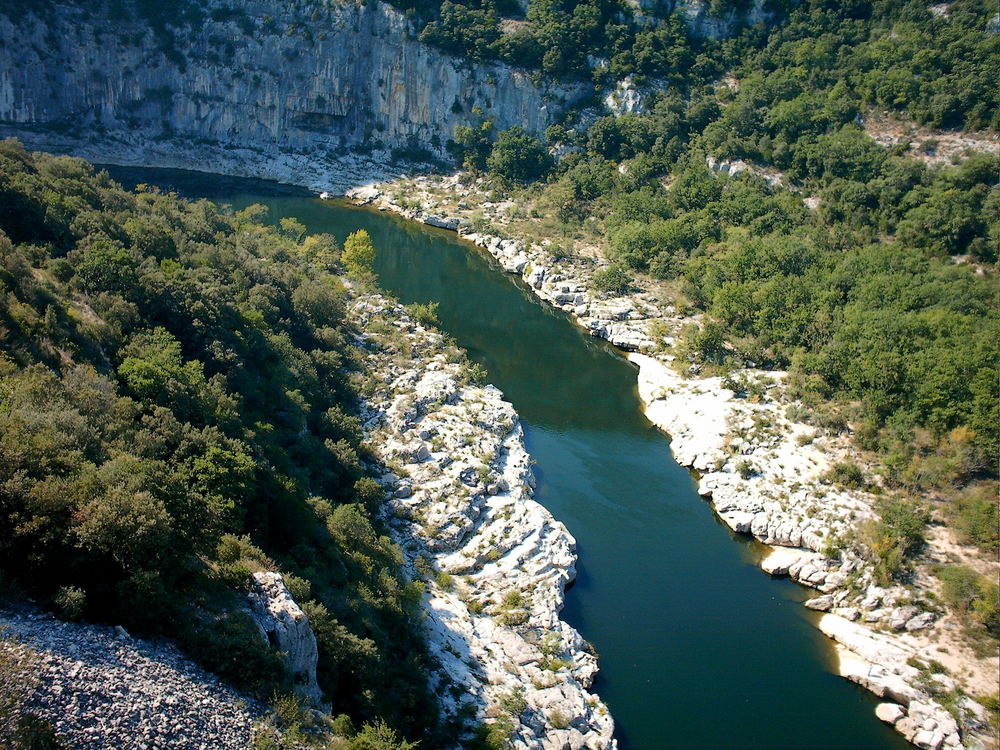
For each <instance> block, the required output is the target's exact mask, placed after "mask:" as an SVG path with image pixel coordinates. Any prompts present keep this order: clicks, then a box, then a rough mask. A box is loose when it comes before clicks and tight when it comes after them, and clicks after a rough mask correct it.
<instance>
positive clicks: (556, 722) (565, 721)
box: [549, 711, 569, 729]
mask: <svg viewBox="0 0 1000 750" xmlns="http://www.w3.org/2000/svg"><path fill="white" fill-rule="evenodd" d="M549 724H551V725H552V726H553V727H555V728H556V729H568V728H569V717H568V716H566V714H564V713H562V712H561V711H550V712H549Z"/></svg>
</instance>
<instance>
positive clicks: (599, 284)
mask: <svg viewBox="0 0 1000 750" xmlns="http://www.w3.org/2000/svg"><path fill="white" fill-rule="evenodd" d="M592 281H593V284H594V288H595V289H597V290H599V291H602V292H609V293H611V294H617V295H623V294H628V293H629V291H631V289H632V278H631V276H630V275H629V272H628V271H627V270H625V267H624V266H622V265H619V264H617V263H612V264H611V265H610V266H606V267H605V268H602V269H600V270H599V271H597V272H595V273H594V277H593V279H592Z"/></svg>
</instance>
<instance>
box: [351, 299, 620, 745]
mask: <svg viewBox="0 0 1000 750" xmlns="http://www.w3.org/2000/svg"><path fill="white" fill-rule="evenodd" d="M351 317H352V318H353V319H354V320H356V321H357V322H358V323H359V326H360V327H361V329H362V330H365V331H368V332H367V333H362V334H361V335H360V337H359V339H358V340H357V342H356V343H357V345H358V346H359V347H360V349H361V350H362V351H363V352H364V356H365V360H366V369H367V370H368V371H369V372H370V373H372V374H373V377H372V378H371V379H370V380H369V381H368V384H367V386H365V389H366V391H367V394H366V399H365V406H364V407H363V412H362V416H363V420H364V428H365V433H366V440H367V443H368V445H369V446H370V447H371V448H372V449H373V450H374V452H375V453H376V454H377V455H378V456H379V458H380V460H381V461H382V462H383V464H384V465H385V466H387V467H389V470H388V472H387V473H386V474H385V475H384V476H383V477H382V482H383V484H384V486H385V487H386V488H387V492H388V493H389V495H390V500H389V502H388V504H387V520H388V522H389V524H390V527H391V528H392V530H393V535H394V537H395V539H396V541H397V542H398V543H399V544H400V545H401V547H402V548H403V549H404V551H405V554H406V559H407V565H408V566H409V569H410V571H411V574H412V575H414V576H419V577H421V578H423V579H424V580H425V581H426V587H427V589H426V591H427V593H426V595H425V600H424V611H425V613H426V627H427V632H428V636H429V638H428V640H429V644H430V648H431V652H432V654H433V655H434V657H435V658H436V659H437V661H438V662H439V664H440V670H439V671H438V673H437V674H436V675H434V676H433V677H432V680H433V681H434V682H435V688H436V692H437V693H438V694H439V695H440V696H442V704H443V709H444V711H445V713H446V714H447V715H451V716H467V715H469V714H470V713H471V714H472V715H478V716H479V717H480V718H481V719H482V720H484V721H486V722H488V723H497V722H500V726H501V727H502V728H503V732H504V733H505V734H506V733H507V732H508V731H509V735H510V738H511V742H512V744H513V747H515V748H517V749H518V750H528V749H529V748H530V749H540V750H562V749H563V748H572V749H573V750H579V749H580V748H588V749H589V750H599V749H601V750H603V749H605V748H608V749H613V748H615V747H617V743H616V741H615V740H614V739H612V732H613V728H614V723H613V720H612V718H611V716H610V714H609V713H608V710H607V708H606V706H605V705H604V704H603V703H602V702H601V701H600V699H599V698H598V697H597V696H596V695H593V694H592V693H589V692H588V691H587V688H588V687H589V685H590V684H591V682H592V681H593V679H594V675H595V673H596V672H597V658H596V656H594V655H593V653H591V651H590V650H589V648H588V645H587V644H586V643H585V642H584V640H583V639H582V638H581V637H580V635H579V633H577V632H576V631H575V630H574V629H573V628H571V627H570V626H569V625H567V624H566V623H564V622H562V621H561V620H560V619H559V612H560V610H561V609H562V606H563V602H564V589H565V586H566V585H567V584H568V583H569V582H570V581H572V580H573V578H574V577H575V560H576V556H575V541H574V539H573V537H572V536H571V535H570V533H569V532H568V531H567V530H566V528H565V526H563V524H561V523H560V522H558V521H556V520H555V519H554V518H553V517H552V516H551V514H550V513H549V512H548V511H547V510H546V509H545V508H544V507H542V506H541V505H539V504H538V503H537V502H535V501H534V500H533V499H532V497H531V496H532V487H533V485H534V479H533V475H532V472H531V466H530V458H529V456H528V454H527V452H526V450H525V448H524V443H523V439H522V430H521V426H520V424H519V422H518V419H517V414H516V412H515V411H514V409H513V407H512V406H511V405H510V404H509V403H508V402H506V401H504V400H503V395H502V393H501V392H500V391H499V390H497V389H496V388H495V387H493V386H488V385H487V386H478V385H474V384H472V383H471V382H469V377H470V371H469V369H468V366H467V365H465V364H463V363H462V361H461V355H460V354H459V353H458V352H457V350H454V349H449V347H448V346H447V345H446V342H445V340H444V337H443V336H442V335H441V334H440V333H437V332H435V331H432V330H428V329H426V328H424V327H423V326H421V325H419V324H418V323H416V322H415V321H414V320H413V319H411V318H410V317H409V316H408V315H407V314H406V312H405V311H404V310H403V308H401V307H400V306H399V305H396V304H394V303H391V302H389V301H387V300H384V299H379V298H377V297H372V296H370V295H365V296H363V297H358V298H356V299H355V300H354V301H353V303H352V305H351ZM372 331H376V333H375V334H373V333H371V332H372Z"/></svg>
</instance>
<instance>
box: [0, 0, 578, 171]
mask: <svg viewBox="0 0 1000 750" xmlns="http://www.w3.org/2000/svg"><path fill="white" fill-rule="evenodd" d="M111 5H112V6H113V5H114V4H111ZM307 6H308V7H300V6H297V5H296V4H294V3H285V2H280V1H279V0H247V2H242V3H239V10H233V9H231V8H230V7H229V4H227V3H225V2H223V0H209V2H206V3H204V4H203V11H204V21H203V22H202V23H200V24H196V28H195V27H192V26H189V27H185V28H179V29H171V30H170V31H171V32H172V33H171V34H169V35H168V34H165V33H163V32H155V31H154V30H153V29H151V28H150V26H149V24H147V23H145V22H144V21H141V20H140V21H131V22H123V21H122V20H121V19H120V18H118V17H115V18H110V17H109V16H106V15H103V14H102V12H101V11H91V10H85V9H82V8H81V7H79V6H77V5H75V4H74V5H52V6H47V9H44V10H39V11H36V12H28V13H18V14H17V15H8V14H5V13H4V11H3V9H2V8H0V134H5V135H16V136H18V137H20V138H22V140H24V141H25V142H26V143H27V144H28V145H29V146H31V147H36V148H43V147H44V148H51V149H60V150H71V151H73V152H74V153H76V154H78V155H81V156H87V157H91V158H102V157H103V158H105V159H110V160H114V161H115V162H117V163H129V164H132V163H137V164H146V165H147V166H157V165H159V166H186V167H187V168H189V169H205V170H211V171H226V172H228V173H232V174H246V175H248V176H249V175H252V176H261V177H264V176H269V177H284V178H286V179H288V180H289V181H295V182H298V183H299V184H301V183H302V182H303V175H301V174H296V173H295V171H294V169H295V167H294V165H293V166H291V167H289V166H288V165H287V164H283V160H287V159H288V158H290V157H294V156H295V155H300V156H303V155H305V156H307V159H304V161H308V162H310V163H311V164H313V170H314V171H316V172H321V171H322V165H323V164H324V163H330V164H331V165H333V164H334V162H335V160H336V159H337V158H338V157H344V156H352V157H353V159H354V161H353V162H352V159H351V158H349V159H348V161H347V163H346V164H341V165H339V166H337V167H335V166H331V169H335V171H336V172H337V174H338V175H342V179H344V180H349V173H350V170H351V169H353V170H354V171H357V170H358V169H359V163H357V157H358V155H357V154H356V153H353V152H352V151H351V149H352V148H354V149H355V150H357V149H362V150H364V151H365V152H366V153H371V154H372V160H373V161H374V162H375V163H378V164H381V165H383V166H384V165H385V164H388V163H389V162H390V160H391V154H390V152H391V151H392V150H394V149H395V150H401V151H407V150H410V151H411V153H412V154H418V153H421V151H420V149H423V151H422V153H424V154H428V153H429V154H434V155H436V156H444V155H445V154H446V150H445V147H446V145H447V142H448V140H449V139H450V138H452V136H453V135H454V130H455V127H456V126H457V125H462V124H465V125H475V124H478V123H479V122H480V121H481V119H482V118H483V117H492V118H493V119H494V121H495V124H496V127H497V128H498V129H504V128H507V127H510V126H511V125H514V124H517V125H521V126H523V127H525V128H526V129H527V130H529V131H532V132H537V133H540V132H542V131H544V129H545V127H546V126H547V125H548V124H549V123H550V121H551V120H552V118H553V116H554V115H555V114H557V113H559V112H560V111H562V109H563V108H565V107H566V106H568V105H569V104H571V103H572V102H573V101H574V100H575V98H577V97H578V96H579V95H580V94H581V92H582V88H581V87H579V86H576V87H562V86H538V85H536V84H535V83H534V82H532V80H531V78H530V77H529V76H528V75H527V74H525V73H522V72H520V71H515V70H513V69H512V68H509V67H506V66H502V65H482V64H475V63H470V62H469V61H467V60H463V59H461V58H456V57H452V56H450V55H447V54H444V53H443V52H441V51H439V50H437V49H435V48H432V47H429V46H427V45H425V44H422V43H420V42H419V41H417V40H416V39H415V32H414V30H413V29H412V28H411V26H410V23H409V22H408V21H407V19H406V18H405V17H404V16H403V15H402V14H400V13H398V12H397V11H395V10H394V9H393V8H391V7H390V6H389V5H386V4H383V3H380V2H368V3H364V4H356V3H353V2H329V3H309V4H307ZM474 108H479V109H480V110H481V111H482V113H483V114H482V116H480V115H478V114H474V113H473V109H474ZM96 134H99V137H97V135H96ZM240 149H247V150H248V153H241V152H240ZM254 161H256V166H253V163H254ZM289 169H292V170H293V171H292V173H291V174H285V172H287V171H288V170H289ZM308 175H309V173H308V172H306V174H305V176H306V177H308ZM366 176H369V175H367V174H366V173H365V171H364V170H362V173H361V174H359V175H357V178H358V179H360V180H362V181H363V180H364V178H365V177H366ZM317 181H318V180H317ZM323 184H325V185H326V186H327V187H324V188H321V189H327V188H329V187H332V188H334V189H337V188H341V189H342V188H343V185H340V184H338V182H337V180H332V179H327V180H326V181H325V183H323ZM355 184H362V182H357V183H355Z"/></svg>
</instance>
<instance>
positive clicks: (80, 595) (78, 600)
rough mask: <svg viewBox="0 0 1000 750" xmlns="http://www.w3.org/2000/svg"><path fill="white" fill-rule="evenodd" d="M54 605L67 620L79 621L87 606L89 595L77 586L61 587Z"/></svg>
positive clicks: (53, 600)
mask: <svg viewBox="0 0 1000 750" xmlns="http://www.w3.org/2000/svg"><path fill="white" fill-rule="evenodd" d="M52 603H53V604H55V605H56V609H57V610H59V613H60V614H61V615H62V616H63V617H65V618H66V619H67V620H79V619H80V618H81V617H82V616H83V611H84V609H85V608H86V606H87V594H86V592H84V590H83V589H81V588H78V587H76V586H60V587H59V590H58V591H57V592H56V595H55V596H54V597H52Z"/></svg>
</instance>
